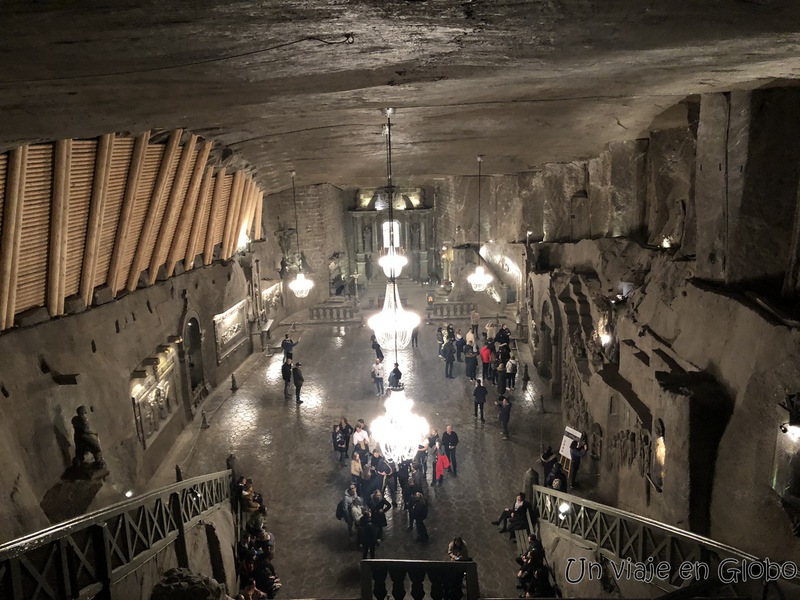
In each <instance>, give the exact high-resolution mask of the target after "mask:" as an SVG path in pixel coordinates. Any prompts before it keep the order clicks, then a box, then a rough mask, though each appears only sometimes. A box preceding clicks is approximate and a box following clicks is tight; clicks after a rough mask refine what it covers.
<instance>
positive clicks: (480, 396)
mask: <svg viewBox="0 0 800 600" xmlns="http://www.w3.org/2000/svg"><path fill="white" fill-rule="evenodd" d="M488 393H489V392H488V391H487V390H486V388H485V387H483V384H482V383H481V380H480V379H478V382H477V383H476V384H475V390H474V391H473V392H472V395H473V397H474V398H475V418H476V419H477V418H478V410H479V409H480V411H481V423H485V422H486V419H484V418H483V405H484V404H486V396H487V395H488Z"/></svg>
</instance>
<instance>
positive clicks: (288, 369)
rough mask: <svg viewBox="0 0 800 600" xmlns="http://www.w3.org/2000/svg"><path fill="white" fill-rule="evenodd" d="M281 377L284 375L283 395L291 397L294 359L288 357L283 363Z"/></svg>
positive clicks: (287, 397)
mask: <svg viewBox="0 0 800 600" xmlns="http://www.w3.org/2000/svg"><path fill="white" fill-rule="evenodd" d="M281 377H283V397H284V398H286V399H289V398H290V397H291V394H290V393H289V386H291V385H292V359H291V358H287V359H286V360H284V361H283V364H282V365H281Z"/></svg>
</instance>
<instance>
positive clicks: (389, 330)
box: [367, 281, 421, 351]
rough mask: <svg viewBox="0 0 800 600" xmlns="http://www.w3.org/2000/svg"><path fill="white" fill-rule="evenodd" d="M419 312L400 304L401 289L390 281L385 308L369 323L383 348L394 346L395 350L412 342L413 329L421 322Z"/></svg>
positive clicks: (372, 317)
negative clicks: (409, 309) (406, 308)
mask: <svg viewBox="0 0 800 600" xmlns="http://www.w3.org/2000/svg"><path fill="white" fill-rule="evenodd" d="M420 321H421V319H420V317H419V315H418V314H417V313H415V312H411V311H408V310H405V309H404V308H403V306H402V305H401V304H400V291H399V290H398V289H397V284H396V283H395V282H394V281H390V282H389V283H387V284H386V298H385V299H384V301H383V310H381V312H379V313H378V314H376V315H372V316H371V317H370V318H369V319H368V320H367V325H369V327H370V329H372V330H373V331H374V332H375V337H376V338H377V340H378V343H379V344H380V345H381V347H383V348H392V347H394V349H395V351H396V350H398V349H400V350H402V349H403V348H407V347H408V344H409V343H410V342H411V331H412V330H413V329H414V328H415V327H417V326H418V325H419V324H420Z"/></svg>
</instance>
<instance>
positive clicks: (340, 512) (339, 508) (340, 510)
mask: <svg viewBox="0 0 800 600" xmlns="http://www.w3.org/2000/svg"><path fill="white" fill-rule="evenodd" d="M344 510H345V509H344V499H342V500H339V504H337V505H336V518H337V519H339V520H340V521H341V520H342V519H344Z"/></svg>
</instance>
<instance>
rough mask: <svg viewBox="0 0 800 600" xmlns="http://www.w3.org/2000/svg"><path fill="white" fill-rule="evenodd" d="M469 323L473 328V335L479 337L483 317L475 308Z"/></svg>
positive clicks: (470, 315)
mask: <svg viewBox="0 0 800 600" xmlns="http://www.w3.org/2000/svg"><path fill="white" fill-rule="evenodd" d="M469 322H470V326H471V327H472V335H473V336H476V335H478V325H480V323H481V315H480V313H479V312H478V310H477V309H475V308H473V309H472V312H471V313H469Z"/></svg>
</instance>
